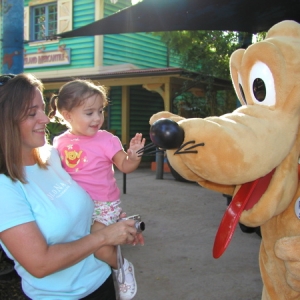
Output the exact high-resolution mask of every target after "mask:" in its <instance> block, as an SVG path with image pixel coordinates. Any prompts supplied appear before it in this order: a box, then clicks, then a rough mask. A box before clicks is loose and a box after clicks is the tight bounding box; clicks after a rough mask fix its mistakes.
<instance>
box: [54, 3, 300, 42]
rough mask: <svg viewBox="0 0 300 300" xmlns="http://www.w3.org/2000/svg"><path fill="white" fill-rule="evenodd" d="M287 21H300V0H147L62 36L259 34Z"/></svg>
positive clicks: (61, 35)
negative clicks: (192, 32)
mask: <svg viewBox="0 0 300 300" xmlns="http://www.w3.org/2000/svg"><path fill="white" fill-rule="evenodd" d="M283 20H295V21H297V22H300V0H144V1H142V2H139V3H138V4H136V5H133V6H130V7H128V8H126V9H123V10H121V11H119V12H117V13H115V14H113V15H110V16H108V17H106V18H103V19H101V20H98V21H96V22H93V23H91V24H89V25H86V26H83V27H81V28H77V29H75V30H72V31H68V32H65V33H61V34H59V36H60V37H62V38H67V37H77V36H93V35H104V34H120V33H133V32H157V31H174V30H229V31H243V32H250V33H257V32H260V31H267V30H268V29H269V28H270V27H271V26H273V25H274V24H276V23H278V22H280V21H283Z"/></svg>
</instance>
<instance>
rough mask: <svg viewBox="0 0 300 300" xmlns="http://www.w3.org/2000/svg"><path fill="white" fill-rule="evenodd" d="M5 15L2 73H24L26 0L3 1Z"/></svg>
mask: <svg viewBox="0 0 300 300" xmlns="http://www.w3.org/2000/svg"><path fill="white" fill-rule="evenodd" d="M1 4H2V16H3V27H2V30H3V34H2V50H3V52H2V55H3V59H2V73H3V74H7V73H13V74H19V73H23V70H24V58H23V48H24V1H20V0H6V1H1Z"/></svg>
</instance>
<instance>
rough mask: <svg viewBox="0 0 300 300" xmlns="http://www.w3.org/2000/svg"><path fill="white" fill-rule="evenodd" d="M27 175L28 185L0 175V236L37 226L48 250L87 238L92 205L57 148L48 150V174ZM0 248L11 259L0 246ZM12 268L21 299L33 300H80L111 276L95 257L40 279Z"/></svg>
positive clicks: (30, 170)
mask: <svg viewBox="0 0 300 300" xmlns="http://www.w3.org/2000/svg"><path fill="white" fill-rule="evenodd" d="M25 171H26V178H27V181H28V183H26V184H22V183H20V182H19V181H17V182H13V181H11V179H10V178H8V177H7V176H5V175H3V174H0V232H1V231H4V230H6V229H8V228H11V227H14V226H16V225H20V224H23V223H27V222H32V221H35V222H36V223H37V225H38V227H39V228H40V230H41V232H42V234H43V235H44V237H45V239H46V241H47V243H48V244H49V245H53V244H58V243H66V242H70V241H75V240H77V239H80V238H82V237H83V236H86V235H88V234H89V233H90V226H91V220H92V218H91V217H92V213H93V208H94V204H93V201H92V200H91V198H90V197H89V196H88V194H87V193H86V192H85V191H84V190H83V189H82V188H81V187H80V186H79V185H78V184H77V183H76V182H75V181H73V180H72V179H71V177H70V176H69V174H68V173H67V172H66V171H65V170H64V169H63V168H62V167H61V161H60V158H59V156H58V154H57V152H56V150H55V149H52V150H51V156H50V159H49V166H48V169H47V170H44V169H41V168H39V167H38V165H33V166H27V167H25ZM1 246H2V247H3V249H4V250H5V252H6V253H7V255H8V257H9V258H11V259H14V258H13V257H12V255H11V254H10V253H9V252H8V250H7V249H6V247H5V246H4V245H3V243H2V242H1ZM20 247H22V245H20ZM15 268H16V270H17V272H18V274H19V275H20V276H21V278H22V288H23V290H24V292H25V294H26V295H27V296H28V297H30V298H31V299H34V300H35V299H38V300H43V299H47V300H49V299H53V300H54V299H55V300H57V299H74V300H75V299H76V300H77V299H80V298H83V297H85V296H87V295H89V294H90V293H92V292H93V291H95V290H96V289H97V288H98V287H99V286H100V285H101V284H102V283H104V282H105V280H106V279H107V278H108V276H109V275H110V273H111V269H110V267H109V266H108V265H107V264H105V263H103V262H101V261H100V260H97V259H96V258H95V257H94V255H90V256H88V257H87V258H86V259H83V260H82V261H80V262H79V263H77V264H76V265H73V266H71V267H69V268H67V269H64V270H61V271H58V272H56V273H54V274H51V275H48V276H46V277H44V278H36V277H34V276H32V275H30V274H29V273H28V272H27V271H26V270H25V269H24V268H23V267H22V266H21V265H20V264H19V263H18V262H17V261H15Z"/></svg>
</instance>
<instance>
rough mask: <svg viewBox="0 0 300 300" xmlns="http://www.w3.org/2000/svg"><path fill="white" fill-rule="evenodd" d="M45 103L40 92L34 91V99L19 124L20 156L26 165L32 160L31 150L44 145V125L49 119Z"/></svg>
mask: <svg viewBox="0 0 300 300" xmlns="http://www.w3.org/2000/svg"><path fill="white" fill-rule="evenodd" d="M44 109H45V103H44V100H43V96H42V93H41V92H40V90H38V89H36V90H35V96H34V99H33V101H32V103H31V105H30V107H29V109H28V111H27V112H26V115H25V119H24V120H23V121H21V122H20V132H21V139H22V154H23V159H24V161H25V163H26V161H27V160H28V158H29V159H30V158H32V150H33V149H34V148H37V147H41V146H43V145H44V144H45V143H46V124H48V123H49V118H48V117H47V116H46V114H45V111H44Z"/></svg>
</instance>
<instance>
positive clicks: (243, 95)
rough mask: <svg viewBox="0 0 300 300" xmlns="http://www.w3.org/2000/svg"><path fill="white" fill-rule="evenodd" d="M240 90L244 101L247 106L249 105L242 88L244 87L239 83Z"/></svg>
mask: <svg viewBox="0 0 300 300" xmlns="http://www.w3.org/2000/svg"><path fill="white" fill-rule="evenodd" d="M239 88H240V92H241V95H242V97H243V100H244V102H245V104H247V100H246V97H245V93H244V90H243V87H242V85H241V84H240V83H239Z"/></svg>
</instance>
